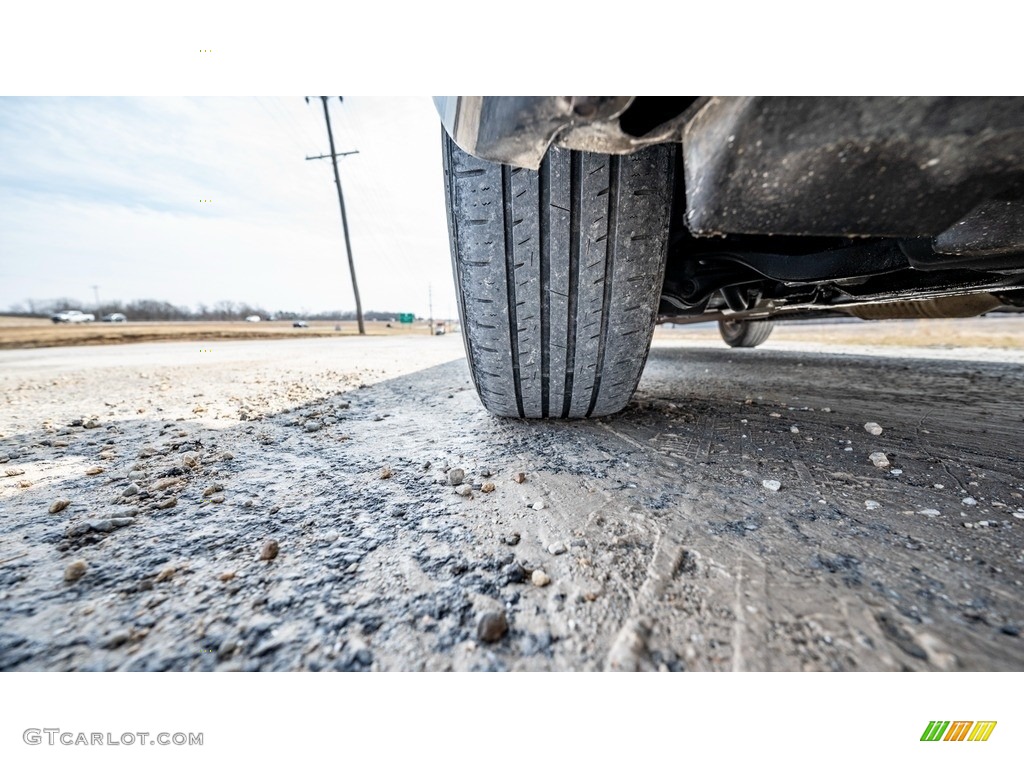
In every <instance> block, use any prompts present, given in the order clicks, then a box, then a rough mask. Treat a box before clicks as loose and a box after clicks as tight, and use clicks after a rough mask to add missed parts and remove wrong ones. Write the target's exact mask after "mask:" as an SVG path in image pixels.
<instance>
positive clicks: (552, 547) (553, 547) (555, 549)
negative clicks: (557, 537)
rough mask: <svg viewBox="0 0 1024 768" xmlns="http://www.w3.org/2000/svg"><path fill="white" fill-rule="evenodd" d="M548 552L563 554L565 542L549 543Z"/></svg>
mask: <svg viewBox="0 0 1024 768" xmlns="http://www.w3.org/2000/svg"><path fill="white" fill-rule="evenodd" d="M548 552H550V553H551V554H552V555H561V554H563V553H564V552H565V544H563V543H562V542H560V541H556V542H555V543H554V544H549V545H548Z"/></svg>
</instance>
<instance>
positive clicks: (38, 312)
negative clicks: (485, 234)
mask: <svg viewBox="0 0 1024 768" xmlns="http://www.w3.org/2000/svg"><path fill="white" fill-rule="evenodd" d="M65 309H81V310H83V311H88V312H92V313H93V314H95V315H96V319H99V318H100V317H102V316H103V315H109V314H112V313H114V312H120V313H121V314H123V315H125V316H126V317H127V318H128V319H129V320H221V321H224V320H244V319H245V318H247V317H249V316H250V315H259V316H260V317H261V318H263V319H264V320H269V319H271V318H273V319H275V320H333V321H340V320H355V319H356V313H355V312H354V311H352V310H344V311H343V310H340V309H336V310H331V311H327V312H311V313H305V314H304V313H301V312H292V311H288V310H278V311H276V312H270V311H268V310H267V309H265V308H264V307H261V306H258V305H255V304H248V303H246V302H244V301H241V302H239V301H218V302H216V303H215V304H212V305H210V306H207V305H206V304H198V305H196V308H195V309H191V308H189V307H185V306H181V305H177V304H171V303H170V302H168V301H158V300H156V299H136V300H135V301H105V302H103V303H101V304H100V305H99V306H98V307H94V306H93V305H89V306H85V305H84V304H83V302H80V301H76V300H74V299H69V298H60V299H45V300H37V299H28V300H26V301H24V302H22V303H20V304H14V305H12V306H11V307H10V309H9V310H8V312H7V314H10V315H17V316H21V317H50V316H51V315H53V314H55V313H56V312H61V311H63V310H65ZM398 315H399V313H398V312H376V311H370V312H364V313H363V318H364V319H366V320H381V321H385V322H391V321H392V320H397V319H398ZM417 319H419V318H417Z"/></svg>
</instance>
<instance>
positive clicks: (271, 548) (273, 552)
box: [260, 539, 280, 560]
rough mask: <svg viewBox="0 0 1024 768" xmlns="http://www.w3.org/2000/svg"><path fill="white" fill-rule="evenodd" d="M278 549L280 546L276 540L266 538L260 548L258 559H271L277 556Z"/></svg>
mask: <svg viewBox="0 0 1024 768" xmlns="http://www.w3.org/2000/svg"><path fill="white" fill-rule="evenodd" d="M279 551H280V547H279V546H278V544H277V541H275V540H274V539H267V540H266V541H265V542H263V548H262V549H260V560H273V559H274V558H275V557H277V553H278V552H279Z"/></svg>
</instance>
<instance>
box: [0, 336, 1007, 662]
mask: <svg viewBox="0 0 1024 768" xmlns="http://www.w3.org/2000/svg"><path fill="white" fill-rule="evenodd" d="M960 322H961V326H960V327H961V328H962V329H963V333H965V334H968V333H970V334H974V335H975V336H976V337H979V338H980V337H983V336H984V334H985V329H986V328H993V327H994V326H987V325H979V323H983V322H985V321H972V322H973V323H974V324H973V325H972V324H971V322H967V323H965V322H964V321H960ZM1000 322H1002V321H1000ZM878 327H881V326H878ZM1011 331H1012V329H1011ZM800 332H801V333H803V332H804V331H800ZM843 332H844V333H846V332H847V331H846V330H844V331H843ZM674 333H675V332H674V331H671V330H670V329H669V331H668V332H659V334H658V340H657V341H656V343H655V346H654V348H653V350H652V351H651V354H650V357H649V360H648V365H647V368H646V371H645V374H644V378H643V380H642V382H641V386H640V391H639V392H638V394H637V396H636V398H635V399H634V402H633V404H632V405H631V406H630V407H629V408H628V409H627V411H626V412H625V413H623V414H621V415H619V416H617V417H612V418H607V419H600V420H595V421H589V422H571V423H566V422H522V421H510V420H499V419H495V418H492V417H490V416H489V415H487V414H486V413H485V412H484V411H483V410H482V408H481V407H480V405H479V401H478V400H477V397H476V393H475V391H474V389H473V386H472V384H471V383H470V380H469V375H468V370H467V367H466V363H465V361H464V359H463V350H462V343H461V339H460V338H459V337H458V336H457V335H449V336H445V337H436V338H435V337H429V336H425V335H424V336H395V337H376V338H362V339H361V338H352V337H345V338H333V339H328V338H319V339H318V338H314V339H296V340H292V341H219V342H214V343H211V344H210V345H204V346H203V347H200V346H199V345H197V344H195V343H192V342H165V343H161V344H134V345H123V346H97V347H78V348H62V349H34V350H17V351H13V350H9V351H4V352H0V404H2V409H0V414H2V415H0V669H4V670H40V669H46V670H87V669H90V670H108V669H109V670H113V669H122V670H214V669H247V670H299V669H308V670H329V669H336V670H444V669H459V670H505V669H511V670H549V669H551V670H600V669H643V670H646V669H652V670H653V669H661V670H1022V669H1024V639H1022V638H1021V634H1020V633H1021V628H1022V626H1024V597H1022V595H1024V591H1022V590H1021V586H1022V583H1024V476H1022V475H1024V473H1022V470H1021V468H1020V467H1021V463H1020V445H1021V444H1022V438H1024V423H1022V421H1024V420H1022V413H1021V410H1020V407H1019V405H1018V404H1019V402H1020V401H1021V400H1022V398H1024V369H1022V367H1021V364H1022V362H1024V352H1021V351H1019V350H1016V349H1001V348H974V347H971V348H959V349H950V348H941V347H939V346H937V347H934V348H926V347H910V346H904V347H894V346H885V347H884V348H882V349H881V350H879V349H872V348H870V347H868V346H865V345H863V344H862V343H860V342H856V343H854V344H853V345H850V344H848V345H846V346H839V345H831V346H827V345H824V344H822V343H821V341H820V337H819V339H818V340H816V339H814V337H813V334H810V333H808V334H807V335H806V336H804V337H802V338H801V339H800V340H796V341H792V340H787V338H786V336H785V334H778V335H777V336H775V337H773V338H772V339H771V340H769V342H768V343H767V344H766V345H765V346H764V347H761V348H759V349H756V350H730V349H728V348H726V347H725V346H724V345H723V344H721V342H720V341H717V340H716V339H715V338H714V337H712V336H710V335H706V336H705V337H703V339H701V338H698V339H694V338H681V337H679V336H676V337H674V338H673V337H672V336H673V334H674ZM904 337H905V334H904ZM947 338H948V337H947ZM868 423H877V424H878V425H879V426H880V427H881V430H882V431H881V432H880V434H873V433H872V432H877V430H874V429H873V430H872V431H868V430H867V429H865V424H868ZM872 454H876V455H875V457H874V460H872V458H871V456H872ZM878 454H882V456H879V455H878ZM876 463H877V464H881V465H882V466H876ZM452 470H462V471H463V473H464V475H465V477H464V478H462V482H461V483H460V484H459V485H458V486H456V485H453V484H452V481H456V482H457V481H458V480H459V478H458V477H457V476H453V475H458V473H457V472H454V473H453V472H452ZM520 473H521V474H520ZM520 480H521V481H522V482H519V481H520ZM492 486H493V489H492ZM776 488H777V490H774V489H776ZM463 494H465V495H463ZM61 499H63V500H66V501H68V502H70V503H69V504H68V505H67V506H64V507H63V508H61V507H62V505H61V504H56V505H55V504H54V503H55V502H57V501H58V500H61ZM51 509H52V510H54V511H50V510H51ZM271 541H273V542H274V543H270V542H271Z"/></svg>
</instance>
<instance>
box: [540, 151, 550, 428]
mask: <svg viewBox="0 0 1024 768" xmlns="http://www.w3.org/2000/svg"><path fill="white" fill-rule="evenodd" d="M538 185H539V189H538V192H537V231H538V239H539V241H540V248H539V249H538V253H539V256H538V258H539V259H540V264H539V265H538V266H539V267H540V384H541V390H540V410H541V416H542V417H543V418H545V419H546V418H547V417H548V409H549V407H550V403H549V400H550V397H551V395H550V391H549V389H550V385H551V350H550V346H551V254H550V248H551V245H550V243H548V227H547V217H548V206H549V205H550V204H551V163H550V162H549V161H548V159H547V158H544V160H543V162H542V163H541V166H540V175H539V178H538Z"/></svg>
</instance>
